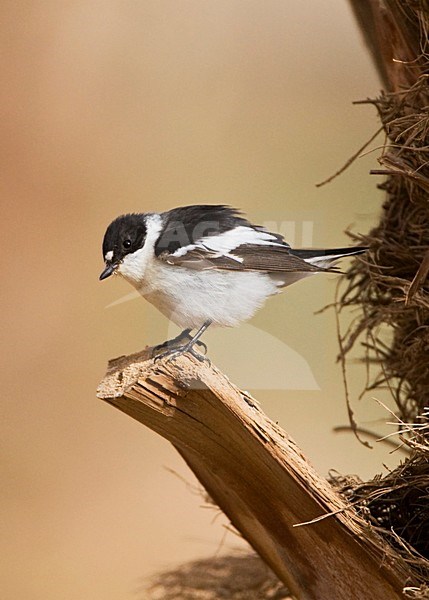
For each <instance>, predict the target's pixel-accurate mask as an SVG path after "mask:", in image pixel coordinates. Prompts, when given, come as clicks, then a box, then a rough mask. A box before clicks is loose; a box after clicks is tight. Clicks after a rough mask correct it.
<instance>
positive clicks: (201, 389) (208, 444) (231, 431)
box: [98, 352, 409, 600]
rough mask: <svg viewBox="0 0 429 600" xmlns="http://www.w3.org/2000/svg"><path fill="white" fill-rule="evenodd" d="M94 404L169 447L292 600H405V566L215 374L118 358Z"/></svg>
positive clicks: (252, 404) (197, 366)
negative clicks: (103, 405) (115, 411)
mask: <svg viewBox="0 0 429 600" xmlns="http://www.w3.org/2000/svg"><path fill="white" fill-rule="evenodd" d="M98 396H99V397H100V398H101V399H103V400H105V401H106V402H108V403H109V404H111V405H113V406H115V407H117V408H119V409H120V410H121V411H123V412H124V413H126V414H128V415H130V416H131V417H133V418H134V419H136V420H138V421H139V422H141V423H143V424H144V425H147V426H148V427H150V428H151V429H153V430H154V431H156V432H157V433H159V434H160V435H162V436H163V437H165V438H166V439H167V440H169V441H170V442H171V443H172V444H173V445H174V446H175V448H176V449H177V451H178V452H179V453H180V454H181V456H182V457H183V458H184V460H185V461H186V462H187V464H188V465H189V466H190V468H191V469H192V470H193V471H194V473H195V475H196V476H197V478H198V479H199V481H200V482H201V483H202V485H203V486H204V487H205V488H206V490H207V491H208V493H209V494H210V496H211V497H212V499H213V500H214V502H216V504H218V505H219V507H220V508H221V509H222V510H223V511H224V512H225V514H226V515H227V516H228V517H229V519H230V520H231V523H232V524H233V525H234V526H235V527H236V528H237V529H238V530H239V531H240V533H241V534H242V535H243V537H244V538H245V539H246V540H247V541H248V542H249V543H250V544H251V545H252V546H253V547H254V549H255V550H256V551H257V552H258V553H259V554H260V556H261V557H262V558H263V559H264V560H265V562H266V563H267V564H268V565H270V567H271V568H272V569H273V570H274V572H275V573H276V574H277V576H278V577H279V578H280V579H281V580H282V581H283V582H284V583H285V584H286V585H287V586H288V588H289V589H290V590H291V592H292V593H293V594H294V595H295V596H296V597H297V598H299V599H305V600H316V599H317V600H344V599H345V598H354V599H365V600H368V599H369V598H371V600H386V599H387V598H389V599H390V600H393V599H395V598H401V597H402V594H401V590H402V587H403V583H404V582H405V581H407V578H408V576H409V572H408V569H407V567H406V565H405V564H404V563H403V561H402V560H401V559H400V558H399V557H398V556H396V555H395V554H394V553H393V552H392V550H391V549H387V548H386V547H385V546H384V545H383V543H382V542H381V541H380V540H379V539H378V538H377V536H376V535H375V534H374V533H373V532H371V531H369V528H368V527H367V526H365V524H364V523H363V522H362V521H360V520H359V518H358V517H357V516H356V514H354V511H353V509H352V508H350V507H348V508H347V507H346V505H345V502H344V500H343V499H342V498H341V497H340V496H339V495H338V494H337V493H336V492H335V491H334V490H333V488H332V487H331V486H330V485H329V483H328V482H327V481H326V480H325V479H324V478H322V477H320V476H319V475H318V474H317V473H316V472H315V471H314V469H313V468H312V466H311V465H310V464H309V462H308V461H307V460H306V458H305V457H304V456H303V454H302V452H301V451H300V450H299V448H298V447H297V446H296V444H295V443H294V442H293V440H291V439H290V438H289V436H288V435H287V434H286V433H285V432H284V431H283V430H282V429H281V428H280V427H279V426H278V425H276V424H275V423H273V422H272V421H271V420H270V419H269V418H268V417H267V416H266V415H265V414H264V413H263V412H262V411H261V409H260V408H259V406H258V404H257V402H256V401H255V400H254V399H253V398H251V397H250V396H249V395H248V394H247V393H245V392H241V391H240V390H238V389H237V388H236V387H235V386H234V385H233V384H232V383H231V382H230V381H229V380H228V379H227V378H226V377H225V375H223V374H222V373H221V372H219V371H218V370H217V369H216V368H214V367H212V366H210V365H209V364H208V363H203V364H201V363H199V362H198V361H196V360H195V359H193V358H191V357H189V356H185V357H180V358H179V359H177V360H176V361H174V362H169V363H167V362H165V361H160V362H158V363H154V362H153V360H151V359H148V354H147V353H144V352H143V353H141V354H140V355H133V356H130V357H121V358H119V359H116V360H114V361H111V363H110V364H109V369H108V373H107V375H106V377H105V378H104V380H103V381H102V382H101V384H100V386H99V390H98ZM310 422H311V415H309V423H310ZM330 512H332V513H334V514H333V515H332V516H328V517H326V518H324V519H322V520H319V521H317V522H315V523H311V524H307V525H302V526H299V527H297V526H296V525H298V524H300V523H303V522H308V521H311V520H313V519H315V518H317V517H320V516H322V515H326V514H327V513H330Z"/></svg>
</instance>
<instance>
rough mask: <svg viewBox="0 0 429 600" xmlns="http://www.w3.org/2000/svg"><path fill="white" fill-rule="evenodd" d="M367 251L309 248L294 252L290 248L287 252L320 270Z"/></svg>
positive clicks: (352, 248) (353, 248) (361, 249)
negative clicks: (341, 259)
mask: <svg viewBox="0 0 429 600" xmlns="http://www.w3.org/2000/svg"><path fill="white" fill-rule="evenodd" d="M367 250H368V248H365V247H362V246H352V247H350V248H330V249H328V250H314V249H311V248H310V249H306V248H303V249H298V250H296V249H292V248H291V249H290V250H289V252H290V253H291V254H294V255H295V256H298V257H299V258H301V259H302V260H305V262H306V263H309V264H310V265H314V266H315V267H321V268H322V269H329V267H332V266H333V264H335V262H336V261H337V260H339V259H340V258H346V257H347V256H355V255H357V254H363V253H364V252H366V251H367Z"/></svg>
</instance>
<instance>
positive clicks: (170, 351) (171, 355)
mask: <svg viewBox="0 0 429 600" xmlns="http://www.w3.org/2000/svg"><path fill="white" fill-rule="evenodd" d="M194 345H195V346H200V347H202V348H203V351H204V354H201V353H200V352H197V351H196V350H195V349H194ZM161 346H163V347H164V348H166V349H165V350H163V351H161V352H159V353H158V354H157V355H156V356H154V360H155V362H156V361H158V360H160V359H162V358H166V359H167V362H170V361H171V360H175V359H176V358H178V357H179V356H181V355H182V354H185V353H186V352H189V354H191V355H192V356H193V357H194V358H196V359H197V360H198V361H200V362H204V361H208V360H209V359H208V358H206V356H205V354H206V352H207V346H206V345H205V343H204V342H201V341H200V340H193V339H192V338H191V339H190V340H189V341H188V342H187V343H186V344H182V345H179V346H177V345H173V346H172V345H167V346H164V344H161ZM158 348H160V346H157V347H156V349H158ZM209 362H210V361H209Z"/></svg>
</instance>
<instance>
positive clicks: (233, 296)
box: [137, 259, 278, 329]
mask: <svg viewBox="0 0 429 600" xmlns="http://www.w3.org/2000/svg"><path fill="white" fill-rule="evenodd" d="M146 273H147V276H146V277H145V279H144V281H142V282H141V284H140V286H138V288H137V289H138V290H139V292H140V293H141V294H142V296H144V297H145V298H146V299H147V300H148V301H149V302H151V303H152V304H153V305H154V306H156V307H157V308H158V310H160V311H161V312H162V313H163V314H164V315H165V316H166V317H168V318H169V319H171V320H172V321H173V322H174V323H176V324H177V325H179V327H183V328H184V329H187V328H192V329H194V328H197V327H200V326H201V325H202V324H203V323H204V322H205V321H207V320H210V321H212V322H213V324H214V325H220V326H224V327H233V326H235V325H238V324H239V323H240V322H241V321H245V320H247V319H250V317H251V316H252V315H253V314H254V313H255V311H256V310H257V309H258V308H260V307H261V306H262V304H263V303H264V301H265V300H266V299H267V298H268V296H270V295H272V294H275V293H277V291H278V287H277V285H276V283H275V282H274V281H273V280H272V279H271V278H270V277H269V276H268V275H265V274H262V273H251V272H247V273H241V272H233V271H216V270H214V269H212V270H206V271H196V270H194V269H187V268H185V267H178V266H173V265H168V264H164V263H162V262H161V261H158V260H157V259H154V261H153V263H152V264H150V265H148V267H147V271H146Z"/></svg>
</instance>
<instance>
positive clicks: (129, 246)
mask: <svg viewBox="0 0 429 600" xmlns="http://www.w3.org/2000/svg"><path fill="white" fill-rule="evenodd" d="M122 245H123V247H124V248H131V240H124V241H123V242H122Z"/></svg>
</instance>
